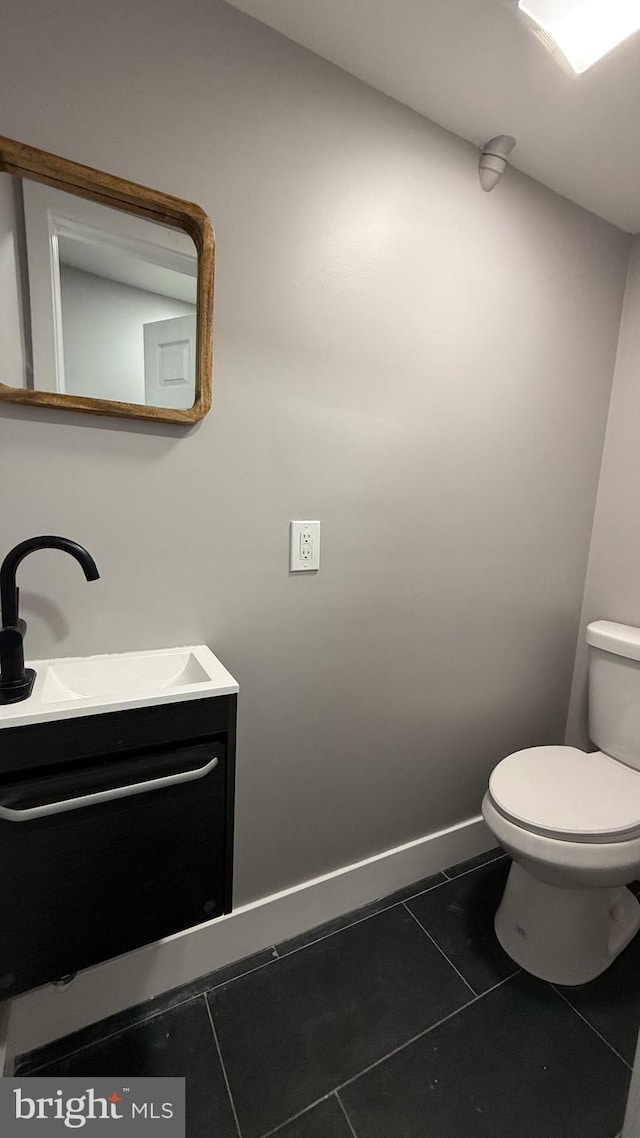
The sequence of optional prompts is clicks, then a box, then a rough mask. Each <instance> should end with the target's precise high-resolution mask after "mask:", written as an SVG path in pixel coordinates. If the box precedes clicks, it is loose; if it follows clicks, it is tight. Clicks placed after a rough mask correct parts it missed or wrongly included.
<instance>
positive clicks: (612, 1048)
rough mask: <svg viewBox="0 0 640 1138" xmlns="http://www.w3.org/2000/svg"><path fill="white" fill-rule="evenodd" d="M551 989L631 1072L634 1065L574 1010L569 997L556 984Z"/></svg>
mask: <svg viewBox="0 0 640 1138" xmlns="http://www.w3.org/2000/svg"><path fill="white" fill-rule="evenodd" d="M550 987H551V988H552V989H553V991H554V992H555V994H556V996H560V999H561V1000H564V1002H565V1004H566V1005H567V1007H568V1008H571V1011H572V1012H575V1014H576V1015H577V1016H579V1018H580V1019H581V1020H582V1022H583V1023H586V1025H587V1027H590V1028H591V1030H592V1031H593V1033H594V1034H595V1035H597V1036H598V1039H601V1040H602V1042H603V1043H604V1044H606V1046H607V1047H608V1048H609V1050H610V1051H613V1054H614V1055H615V1056H616V1058H618V1059H619V1060H620V1062H621V1063H624V1065H625V1067H626V1068H627V1070H628V1071H631V1070H632V1069H633V1068H632V1065H631V1063H627V1060H626V1059H625V1058H623V1056H622V1055H621V1054H620V1052H619V1051H616V1049H615V1047H614V1046H613V1044H612V1043H609V1040H608V1039H605V1037H604V1035H602V1034H601V1032H599V1031H598V1029H597V1027H594V1026H593V1024H592V1023H589V1020H588V1019H587V1018H586V1016H583V1014H582V1012H579V1011H578V1009H577V1008H574V1006H573V1004H572V1003H571V1001H570V1000H568V999H567V997H566V996H565V995H563V993H562V992H559V991H558V989H557V988H556V986H555V984H551V985H550Z"/></svg>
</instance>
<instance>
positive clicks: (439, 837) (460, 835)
mask: <svg viewBox="0 0 640 1138" xmlns="http://www.w3.org/2000/svg"><path fill="white" fill-rule="evenodd" d="M493 845H495V838H494V837H493V835H492V834H491V833H490V831H489V830H488V829H487V827H486V826H485V824H484V822H483V820H482V818H481V817H480V816H478V817H474V818H469V819H467V820H466V821H464V822H460V823H458V824H457V825H455V826H450V827H449V828H448V829H446V830H439V831H437V832H436V833H432V834H426V835H425V836H424V837H422V838H417V839H416V840H415V841H413V842H407V843H406V845H402V846H397V847H396V848H395V849H392V850H386V851H385V852H384V853H381V854H376V855H375V856H374V857H370V858H367V859H366V860H365V861H360V862H357V863H356V864H354V865H347V866H344V867H343V868H342V869H338V870H335V871H334V872H332V873H327V874H325V875H324V876H323V877H316V878H314V879H313V880H311V881H304V882H302V883H301V884H300V885H296V886H294V887H293V888H291V889H285V890H283V891H282V892H281V893H274V894H272V895H271V896H269V897H262V898H260V900H258V901H254V902H252V903H251V904H249V905H242V906H240V907H239V908H237V909H235V910H234V911H233V912H232V913H229V914H228V915H227V916H226V917H219V918H218V919H217V920H215V921H210V922H208V923H207V924H204V925H198V926H197V927H196V928H194V929H187V930H186V931H184V932H181V933H177V934H175V935H174V936H171V937H167V938H165V939H164V940H161V941H158V942H157V943H155V944H152V945H148V946H147V947H145V948H141V949H138V950H137V951H136V952H131V953H128V954H127V955H126V956H118V957H116V958H114V959H113V960H108V961H106V962H105V963H104V964H98V965H96V967H95V968H88V969H87V970H86V971H84V972H81V973H79V974H78V976H77V977H76V978H75V980H73V981H72V982H71V983H70V984H69V985H68V986H67V987H64V988H59V987H54V986H53V985H47V986H46V987H44V988H37V989H35V990H34V991H32V992H27V993H25V995H23V996H18V997H17V998H16V999H15V1000H13V1001H12V1011H11V1051H12V1052H13V1054H15V1055H19V1054H22V1053H23V1052H25V1051H31V1050H32V1049H33V1048H35V1047H41V1046H42V1045H43V1044H45V1043H49V1042H51V1040H53V1039H58V1038H60V1037H61V1036H63V1035H68V1034H69V1033H70V1032H72V1031H78V1030H79V1029H80V1028H82V1027H86V1026H87V1025H88V1024H91V1023H95V1022H97V1021H98V1020H101V1019H104V1018H105V1017H106V1016H109V1015H113V1014H114V1012H119V1011H123V1010H124V1009H125V1008H129V1007H133V1006H134V1005H135V1004H140V1003H143V1002H144V1001H145V1000H149V999H152V998H153V997H154V996H158V995H160V994H161V993H163V992H167V991H170V990H171V989H172V988H177V987H179V986H180V985H181V984H187V983H189V982H190V981H191V980H195V979H197V978H198V977H199V976H204V975H206V974H207V973H208V972H213V971H214V970H215V969H216V968H221V967H222V966H223V965H225V964H230V963H232V962H233V961H235V960H240V959H242V957H244V956H248V955H250V953H252V952H257V951H258V950H259V949H262V948H266V947H268V946H269V945H272V944H274V943H276V942H277V941H283V940H287V939H288V938H289V937H293V936H296V935H298V934H299V933H302V932H305V931H306V930H307V929H311V928H314V927H315V926H316V925H320V924H323V923H324V921H330V920H332V918H334V917H338V916H340V915H341V914H343V913H348V912H349V911H350V910H352V909H357V908H358V907H359V906H360V905H366V904H368V903H369V902H370V901H375V900H377V898H379V897H384V896H385V895H386V894H388V893H393V892H394V890H396V889H402V888H403V887H404V886H405V885H410V884H411V883H412V882H413V881H418V880H420V878H423V877H427V876H429V874H431V873H437V872H438V871H439V870H441V869H446V867H447V866H449V865H454V864H455V863H456V862H458V861H463V860H464V859H465V858H468V857H474V856H475V855H476V854H479V853H483V852H484V850H487V849H490V848H491V847H492V846H493Z"/></svg>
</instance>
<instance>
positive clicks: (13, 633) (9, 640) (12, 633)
mask: <svg viewBox="0 0 640 1138" xmlns="http://www.w3.org/2000/svg"><path fill="white" fill-rule="evenodd" d="M26 631H27V626H26V623H25V621H24V620H18V622H17V623H16V624H8V625H5V627H4V628H0V655H4V653H5V652H15V650H16V648H20V647H21V645H22V641H23V640H24V634H25V632H26Z"/></svg>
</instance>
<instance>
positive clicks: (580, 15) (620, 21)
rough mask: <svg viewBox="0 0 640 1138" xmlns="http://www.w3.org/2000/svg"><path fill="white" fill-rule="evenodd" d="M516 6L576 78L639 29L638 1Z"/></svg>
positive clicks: (532, 0) (547, 0)
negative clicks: (562, 58)
mask: <svg viewBox="0 0 640 1138" xmlns="http://www.w3.org/2000/svg"><path fill="white" fill-rule="evenodd" d="M518 7H519V8H520V10H521V11H522V12H524V13H525V14H526V15H527V16H529V18H530V19H531V20H533V21H534V23H535V24H536V25H537V27H536V28H534V31H535V32H536V34H537V35H538V38H539V39H541V40H542V42H543V43H544V45H545V47H547V48H548V50H549V51H551V52H552V53H555V52H558V51H559V52H560V53H561V54H562V56H564V59H565V60H566V62H567V63H568V64H569V66H570V67H571V69H572V70H573V71H575V72H576V73H577V74H578V75H580V74H582V72H583V71H586V70H587V68H589V67H592V66H593V64H594V63H597V62H598V60H599V59H602V57H603V55H607V54H608V53H609V52H610V51H612V50H613V48H614V47H617V46H618V44H620V43H622V42H623V40H626V39H628V38H629V36H632V35H633V34H634V32H637V31H638V30H639V29H640V2H639V0H519V2H518Z"/></svg>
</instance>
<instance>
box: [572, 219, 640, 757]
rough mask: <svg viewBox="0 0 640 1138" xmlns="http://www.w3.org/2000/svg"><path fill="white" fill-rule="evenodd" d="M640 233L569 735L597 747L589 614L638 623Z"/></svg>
mask: <svg viewBox="0 0 640 1138" xmlns="http://www.w3.org/2000/svg"><path fill="white" fill-rule="evenodd" d="M639 440H640V237H636V238H634V241H633V247H632V252H631V256H630V259H629V275H628V279H627V288H626V292H625V298H624V310H623V316H622V324H621V327H620V342H619V345H618V355H617V359H616V367H615V377H614V381H613V390H612V392H611V406H610V410H609V418H608V422H607V433H606V437H605V446H604V452H603V456H602V471H601V476H600V485H599V488H598V499H597V505H596V511H595V516H594V521H593V533H592V538H591V550H590V554H589V566H588V571H587V578H586V583H585V591H584V604H583V611H582V619H581V622H580V636H579V640H578V646H577V654H576V666H575V673H574V679H573V687H572V692H571V703H570V707H569V717H568V722H567V742H568V743H571V744H573V745H574V746H578V747H581V746H586V747H588V748H589V750H594V749H595V745H594V744H591V743H589V739H588V734H587V664H588V649H587V646H586V644H585V641H584V632H585V629H586V626H587V624H588V623H589V621H591V620H615V621H618V622H619V623H620V624H633V625H636V626H640V442H639Z"/></svg>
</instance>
